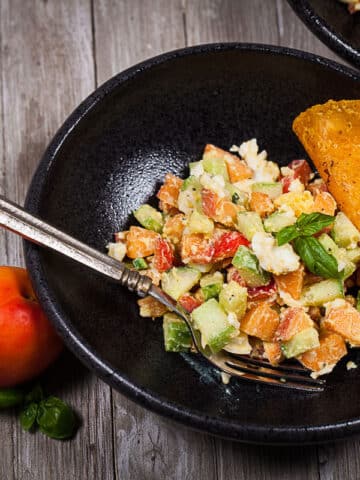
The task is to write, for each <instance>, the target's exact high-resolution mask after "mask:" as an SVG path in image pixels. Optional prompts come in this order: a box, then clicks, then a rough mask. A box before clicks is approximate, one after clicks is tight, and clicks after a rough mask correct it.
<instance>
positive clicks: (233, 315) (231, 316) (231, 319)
mask: <svg viewBox="0 0 360 480" xmlns="http://www.w3.org/2000/svg"><path fill="white" fill-rule="evenodd" d="M227 319H228V322H229V324H230V325H232V326H233V327H235V328H236V329H237V330H239V328H240V323H239V321H238V319H237V316H236V313H233V312H230V313H228V316H227Z"/></svg>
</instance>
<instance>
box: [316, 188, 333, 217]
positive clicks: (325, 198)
mask: <svg viewBox="0 0 360 480" xmlns="http://www.w3.org/2000/svg"><path fill="white" fill-rule="evenodd" d="M313 211H314V212H320V213H324V214H325V215H334V214H335V211H336V202H335V199H334V197H333V196H332V195H331V194H330V193H329V192H319V193H318V194H317V195H316V197H315V200H314V206H313Z"/></svg>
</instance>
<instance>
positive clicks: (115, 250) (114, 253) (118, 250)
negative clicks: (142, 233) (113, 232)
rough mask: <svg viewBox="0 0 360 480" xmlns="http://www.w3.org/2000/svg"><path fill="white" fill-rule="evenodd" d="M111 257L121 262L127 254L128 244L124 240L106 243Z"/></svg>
mask: <svg viewBox="0 0 360 480" xmlns="http://www.w3.org/2000/svg"><path fill="white" fill-rule="evenodd" d="M106 248H107V249H108V255H109V257H112V258H115V260H119V262H121V261H122V260H123V259H124V257H125V255H126V245H125V243H122V242H116V243H108V244H107V245H106Z"/></svg>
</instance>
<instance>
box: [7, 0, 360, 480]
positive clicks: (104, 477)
mask: <svg viewBox="0 0 360 480" xmlns="http://www.w3.org/2000/svg"><path fill="white" fill-rule="evenodd" d="M220 41H225V42H226V41H239V42H259V43H270V44H275V45H285V46H289V47H294V48H298V49H302V50H307V51H310V52H315V53H317V54H320V55H323V56H325V57H328V58H333V59H337V60H339V61H341V60H340V59H339V58H338V57H337V56H336V55H335V54H334V53H332V52H331V51H330V50H329V49H328V48H326V47H325V46H324V45H323V44H322V43H321V42H320V41H319V40H317V39H316V38H315V37H314V36H313V35H312V34H311V33H310V32H309V31H308V30H307V29H306V27H305V26H304V25H303V24H302V23H301V21H300V20H299V19H298V18H297V17H296V16H295V14H294V13H293V12H292V10H291V9H290V8H289V6H288V4H287V2H286V1H285V0H0V72H1V75H0V119H1V120H0V128H1V132H0V133H1V134H0V178H1V182H0V188H1V193H3V194H5V195H6V196H7V197H9V198H10V199H12V200H15V201H18V202H20V203H22V202H23V201H24V197H25V193H26V190H27V188H28V185H29V181H30V179H31V176H32V174H33V172H34V170H35V168H36V166H37V163H38V161H39V159H40V157H41V155H42V153H43V151H44V149H45V147H46V144H47V143H48V141H49V140H50V139H51V137H52V136H53V134H54V133H55V131H56V130H57V128H58V127H59V126H60V125H61V124H62V122H63V121H64V120H65V118H66V117H67V116H68V114H69V113H70V112H71V111H72V110H73V109H74V108H75V107H76V105H77V104H78V103H79V102H80V101H81V100H83V99H84V98H85V97H86V96H87V95H88V94H89V93H90V92H91V91H92V90H94V88H95V87H96V86H98V85H100V84H101V83H103V82H104V81H105V80H107V79H108V78H109V77H111V76H112V75H114V74H116V73H117V72H119V71H121V70H123V69H125V68H127V67H129V66H130V65H133V64H135V63H137V62H139V61H140V60H143V59H145V58H148V57H151V56H153V55H157V54H159V53H161V52H163V51H166V50H172V49H176V48H180V47H184V46H186V45H194V44H199V43H208V42H220ZM0 255H1V262H2V263H3V264H9V265H23V264H24V261H23V254H22V247H21V243H20V241H19V240H18V239H17V238H15V236H14V235H12V234H5V233H3V232H0ZM45 385H46V387H47V389H48V390H49V391H51V392H52V393H54V394H58V395H59V396H61V397H62V398H64V399H66V400H67V401H68V402H69V403H70V404H71V405H72V406H73V407H74V408H75V409H76V410H77V412H78V413H79V416H80V417H81V419H82V425H81V427H80V429H79V431H78V433H77V435H76V437H75V438H74V439H73V440H71V441H68V442H57V441H54V440H50V439H48V438H46V437H45V436H43V435H41V434H40V433H36V434H29V433H25V432H23V431H22V430H21V428H20V427H19V423H18V420H17V419H16V418H15V415H14V414H13V413H6V414H4V413H1V416H0V425H1V443H2V444H1V453H0V480H32V479H33V480H57V479H59V480H60V479H61V480H68V479H69V480H70V479H74V480H82V479H86V480H88V479H89V480H110V479H119V480H128V479H132V480H142V479H144V480H160V479H176V480H177V479H181V480H192V479H196V480H197V479H206V480H220V479H222V480H235V479H236V480H270V479H271V480H282V479H284V480H285V479H286V480H288V479H292V480H299V479H306V480H319V479H320V480H325V479H326V480H330V479H334V480H335V479H339V480H347V479H349V480H356V479H359V478H360V465H359V463H360V455H359V454H360V448H359V441H358V440H356V439H355V438H352V439H349V440H348V441H346V442H342V443H338V444H329V445H326V446H319V447H314V446H312V447H297V448H281V449H280V448H273V447H259V446H247V445H242V444H237V443H232V442H229V441H224V440H219V439H215V438H212V437H210V436H206V435H203V434H200V433H196V432H193V431H190V430H187V429H185V428H183V427H181V426H179V425H175V424H172V423H169V422H168V421H167V420H166V419H163V418H161V417H159V416H157V415H155V414H153V413H151V412H148V411H146V410H144V409H143V408H140V407H139V406H137V405H135V404H134V403H132V402H131V401H129V400H128V399H127V398H125V397H123V396H122V395H120V394H119V393H117V392H116V391H114V390H112V389H111V388H110V387H108V386H107V385H106V384H105V383H103V382H102V381H100V380H99V379H97V378H96V377H95V375H94V374H92V373H90V372H88V371H87V370H86V369H85V368H84V367H83V366H82V365H81V364H80V363H79V361H78V360H76V359H75V358H74V357H73V356H72V355H71V354H70V353H68V352H67V353H65V354H64V355H63V357H62V358H61V360H60V361H58V362H57V363H56V365H55V366H53V367H52V368H51V369H50V370H49V371H48V372H47V374H46V376H45Z"/></svg>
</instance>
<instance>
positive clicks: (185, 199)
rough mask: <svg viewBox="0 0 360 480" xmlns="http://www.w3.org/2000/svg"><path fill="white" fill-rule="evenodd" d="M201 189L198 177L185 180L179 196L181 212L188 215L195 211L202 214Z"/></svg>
mask: <svg viewBox="0 0 360 480" xmlns="http://www.w3.org/2000/svg"><path fill="white" fill-rule="evenodd" d="M201 189H202V186H201V183H200V182H199V179H198V178H197V177H195V176H191V177H189V178H186V179H185V180H184V182H183V184H182V186H181V190H180V193H179V196H178V208H179V210H180V211H181V212H183V213H185V214H186V215H188V214H190V213H191V212H192V211H193V210H197V211H198V212H202V206H201Z"/></svg>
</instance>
